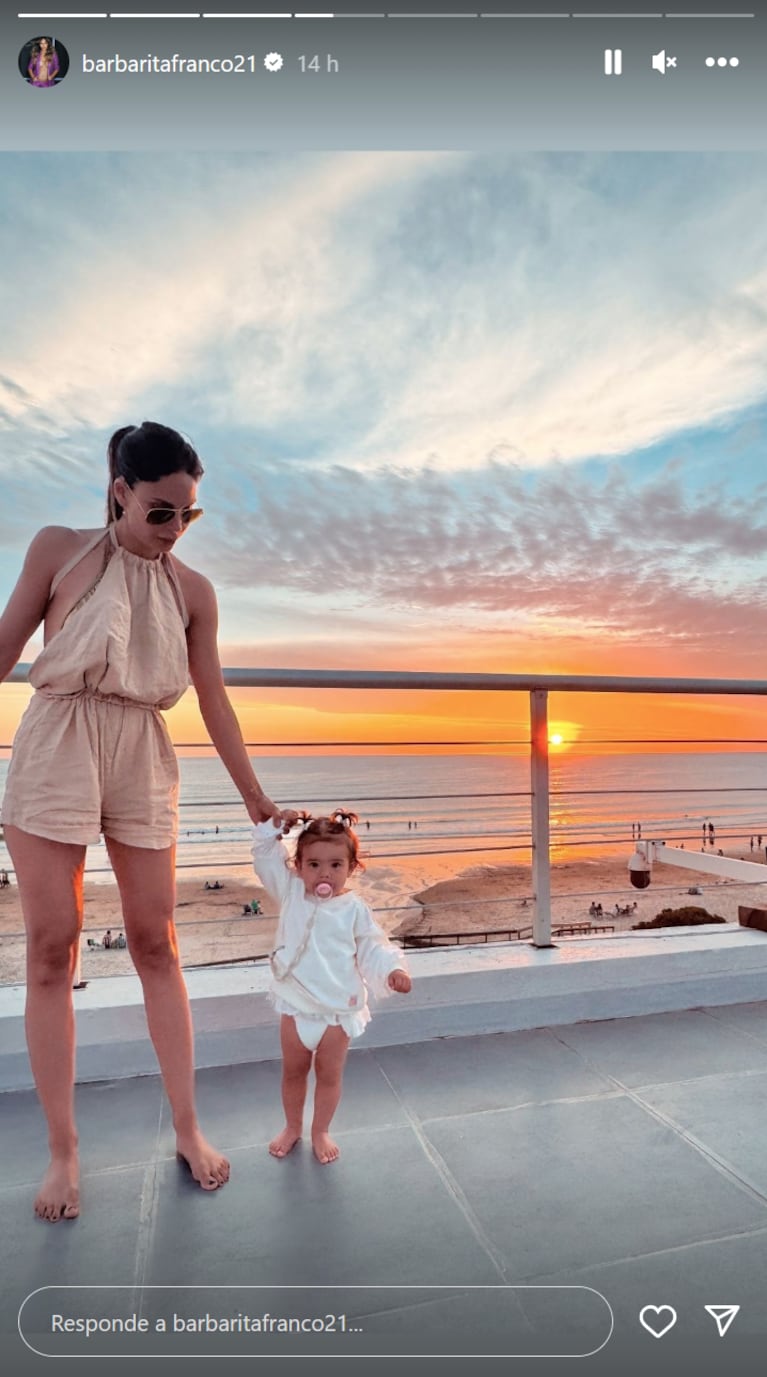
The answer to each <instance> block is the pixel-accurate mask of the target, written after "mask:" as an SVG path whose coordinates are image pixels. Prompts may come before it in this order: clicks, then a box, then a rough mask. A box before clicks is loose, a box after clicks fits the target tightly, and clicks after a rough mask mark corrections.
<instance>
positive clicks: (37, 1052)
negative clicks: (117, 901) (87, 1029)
mask: <svg viewBox="0 0 767 1377" xmlns="http://www.w3.org/2000/svg"><path fill="white" fill-rule="evenodd" d="M4 833H5V841H6V845H7V847H8V850H9V852H10V854H11V859H12V861H13V865H14V869H15V871H16V879H17V881H18V885H19V896H20V898H21V907H22V912H23V914H24V925H25V927H26V932H27V1003H26V1033H27V1047H28V1048H29V1060H30V1064H31V1066H32V1075H33V1076H34V1081H35V1086H36V1087H37V1093H38V1095H39V1097H40V1103H41V1105H42V1108H43V1113H44V1114H45V1118H46V1121H47V1124H48V1144H49V1147H50V1154H51V1160H50V1165H49V1167H48V1170H47V1172H46V1174H45V1176H44V1177H43V1181H42V1184H41V1186H40V1190H39V1192H38V1195H37V1197H36V1199H35V1214H37V1215H39V1217H40V1218H41V1219H47V1220H50V1221H51V1223H55V1222H56V1221H57V1220H58V1219H74V1218H75V1217H76V1215H78V1214H79V1213H80V1179H79V1164H78V1152H77V1128H76V1126H75V1111H74V1080H75V1018H74V1010H73V1008H72V979H73V976H74V971H75V965H76V963H77V946H78V943H79V940H80V930H81V928H82V919H83V869H84V866H85V847H84V846H69V845H66V844H65V843H64V842H54V841H48V840H47V839H46V838H45V837H35V836H33V835H32V834H31V833H30V832H23V831H22V830H21V829H20V828H19V827H10V826H7V827H5V829H4Z"/></svg>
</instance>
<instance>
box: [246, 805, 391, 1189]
mask: <svg viewBox="0 0 767 1377" xmlns="http://www.w3.org/2000/svg"><path fill="white" fill-rule="evenodd" d="M356 821H357V818H356V815H355V814H354V813H348V812H345V811H344V810H342V809H338V810H337V811H336V812H335V813H334V814H333V815H332V816H331V817H326V818H315V819H314V820H312V819H309V818H306V817H305V818H304V819H303V821H302V823H301V828H302V830H301V833H300V835H299V837H298V841H297V843H296V853H295V859H294V861H293V864H292V865H291V864H290V862H289V860H288V854H287V850H286V848H285V845H284V843H283V841H282V829H281V828H279V827H275V825H274V823H273V822H272V821H271V820H270V821H268V822H264V823H260V824H258V825H257V826H256V827H254V829H253V864H254V867H255V871H256V874H257V875H258V877H259V879H260V881H261V883H262V885H263V886H264V888H265V889H266V890H267V892H268V893H269V894H271V895H272V897H273V898H274V899H275V900H276V901H277V902H278V903H279V905H280V921H279V926H278V928H277V936H276V939H275V950H274V952H273V953H272V958H271V964H272V977H273V978H272V988H271V998H272V1001H273V1003H274V1007H275V1009H277V1011H278V1013H279V1014H280V1015H281V1018H280V1041H281V1044H282V1063H283V1070H282V1103H283V1108H284V1110H285V1127H284V1128H283V1130H282V1132H281V1133H279V1134H278V1135H277V1137H276V1138H273V1139H272V1141H271V1143H270V1144H269V1151H270V1152H271V1154H272V1156H273V1157H285V1156H287V1154H288V1153H289V1152H290V1151H291V1149H292V1148H294V1147H295V1145H296V1143H297V1142H298V1141H299V1139H300V1137H301V1133H302V1128H303V1113H304V1101H305V1099H306V1088H307V1080H308V1076H309V1071H310V1069H311V1065H312V1060H314V1073H315V1077H316V1086H315V1093H314V1117H313V1120H312V1129H311V1135H312V1148H313V1150H314V1155H315V1157H316V1158H317V1160H318V1161H319V1162H322V1163H323V1164H325V1163H328V1162H333V1161H335V1159H336V1158H337V1157H338V1154H339V1149H338V1145H337V1144H336V1143H334V1142H333V1139H332V1138H331V1137H330V1134H329V1129H330V1122H331V1119H332V1118H333V1115H334V1114H335V1111H336V1109H337V1107H338V1103H339V1100H340V1098H341V1087H342V1079H343V1070H344V1063H345V1061H346V1053H347V1051H348V1048H349V1042H350V1040H351V1038H356V1037H359V1036H360V1034H361V1033H362V1032H363V1031H364V1029H365V1028H366V1026H367V1024H368V1023H369V1022H370V1011H369V1009H368V1002H367V988H368V987H370V988H371V989H372V990H373V991H374V992H375V993H376V994H385V993H387V991H389V990H396V991H398V992H399V993H400V994H408V993H409V991H410V976H409V975H408V973H407V969H406V967H405V962H404V959H403V955H402V952H401V950H400V948H399V947H395V946H394V945H393V944H392V943H391V942H389V940H388V938H387V937H386V934H385V933H384V932H383V931H382V929H381V928H379V926H378V924H377V923H376V922H374V920H373V915H372V913H371V912H370V909H369V908H368V906H367V904H365V903H363V901H362V899H360V898H359V897H358V896H357V895H356V894H355V893H354V892H353V890H350V889H348V888H347V881H348V880H349V877H350V876H351V875H352V874H353V873H354V871H355V870H357V868H358V867H359V865H360V860H359V842H358V840H357V837H356V835H355V833H354V832H353V831H352V825H353V823H356Z"/></svg>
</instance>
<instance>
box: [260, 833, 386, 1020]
mask: <svg viewBox="0 0 767 1377" xmlns="http://www.w3.org/2000/svg"><path fill="white" fill-rule="evenodd" d="M252 854H253V865H254V868H255V871H256V874H257V875H258V878H259V879H260V881H261V883H262V885H263V886H264V889H265V890H266V891H267V893H268V894H270V895H271V896H272V898H273V899H275V900H276V901H277V902H278V903H279V905H280V921H279V926H278V928H277V937H276V940H275V956H276V957H277V960H278V962H279V963H280V965H281V966H283V967H285V966H287V965H289V964H290V962H291V961H292V960H293V958H294V956H295V955H296V952H297V951H298V948H299V947H300V945H301V943H302V941H303V938H304V934H305V933H306V928H307V924H308V923H309V922H310V921H311V918H312V915H313V914H314V915H315V918H314V925H313V928H312V931H311V934H310V937H309V942H308V944H307V947H306V951H305V952H304V954H303V956H302V957H301V958H300V960H299V962H298V964H297V966H296V967H295V970H294V972H293V976H294V980H291V979H290V978H289V980H288V982H285V983H283V982H281V981H279V980H274V981H273V993H274V994H277V995H278V996H280V997H284V998H285V999H287V1000H288V1002H289V1003H291V1004H294V1005H296V1007H297V1008H299V1009H301V1010H302V1012H305V1013H315V1014H316V1013H319V1012H320V1009H318V1008H316V1007H315V1005H318V1006H321V1008H322V1010H326V1011H327V1012H328V1014H333V1013H335V1014H340V1013H341V1012H345V1013H348V1014H352V1015H353V1014H359V1013H362V1012H363V1010H366V1009H367V991H366V986H369V988H370V989H371V990H372V991H373V992H374V993H375V994H385V993H387V991H388V987H387V983H386V982H387V978H388V976H389V975H390V974H391V972H392V971H394V970H401V971H404V970H407V966H406V964H405V960H404V956H403V953H402V951H401V950H400V948H399V947H395V946H394V945H393V944H392V943H391V942H389V940H388V939H387V937H386V934H385V932H383V930H382V929H381V928H380V927H379V926H378V924H377V923H376V922H375V920H374V918H373V915H372V913H371V912H370V909H369V908H368V906H367V904H366V903H365V902H364V900H362V899H360V897H359V895H357V894H354V893H353V892H351V891H349V892H347V893H345V894H338V895H336V896H335V897H333V898H331V899H315V898H313V897H310V896H307V894H306V891H305V888H304V882H303V880H302V879H301V877H300V875H297V874H296V872H295V870H293V869H292V868H291V867H290V865H289V864H288V853H287V850H286V848H285V845H284V843H283V841H282V836H281V832H280V829H279V828H277V827H275V825H274V823H273V822H272V820H271V818H269V819H267V821H266V822H260V823H257V824H256V825H255V827H254V828H253V848H252ZM296 982H298V984H297V986H296ZM302 991H305V992H306V994H307V995H308V997H309V998H308V1000H307V1001H306V1002H305V1003H304V1002H303V1001H302V999H301V992H302ZM302 1006H303V1007H302ZM365 1021H367V1019H366V1020H365Z"/></svg>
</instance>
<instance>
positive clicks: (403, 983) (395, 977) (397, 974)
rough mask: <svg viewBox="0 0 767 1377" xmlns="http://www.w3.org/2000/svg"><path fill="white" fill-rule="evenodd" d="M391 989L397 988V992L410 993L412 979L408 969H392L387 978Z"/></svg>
mask: <svg viewBox="0 0 767 1377" xmlns="http://www.w3.org/2000/svg"><path fill="white" fill-rule="evenodd" d="M386 983H387V985H388V986H389V989H390V990H396V991H397V994H410V991H411V989H412V981H411V979H410V976H409V975H408V973H407V971H392V972H391V973H390V975H389V978H388V980H387V982H386Z"/></svg>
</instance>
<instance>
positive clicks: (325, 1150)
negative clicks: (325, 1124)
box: [312, 1133, 341, 1166]
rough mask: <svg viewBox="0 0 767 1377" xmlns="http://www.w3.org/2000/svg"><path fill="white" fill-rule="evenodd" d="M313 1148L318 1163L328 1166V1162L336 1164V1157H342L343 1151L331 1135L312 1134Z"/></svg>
mask: <svg viewBox="0 0 767 1377" xmlns="http://www.w3.org/2000/svg"><path fill="white" fill-rule="evenodd" d="M312 1147H313V1149H314V1155H315V1157H316V1158H317V1161H318V1162H322V1165H323V1166H326V1165H327V1163H328V1162H335V1160H336V1157H340V1155H341V1149H340V1147H339V1146H338V1143H334V1142H333V1139H332V1138H331V1136H330V1134H329V1133H312Z"/></svg>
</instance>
